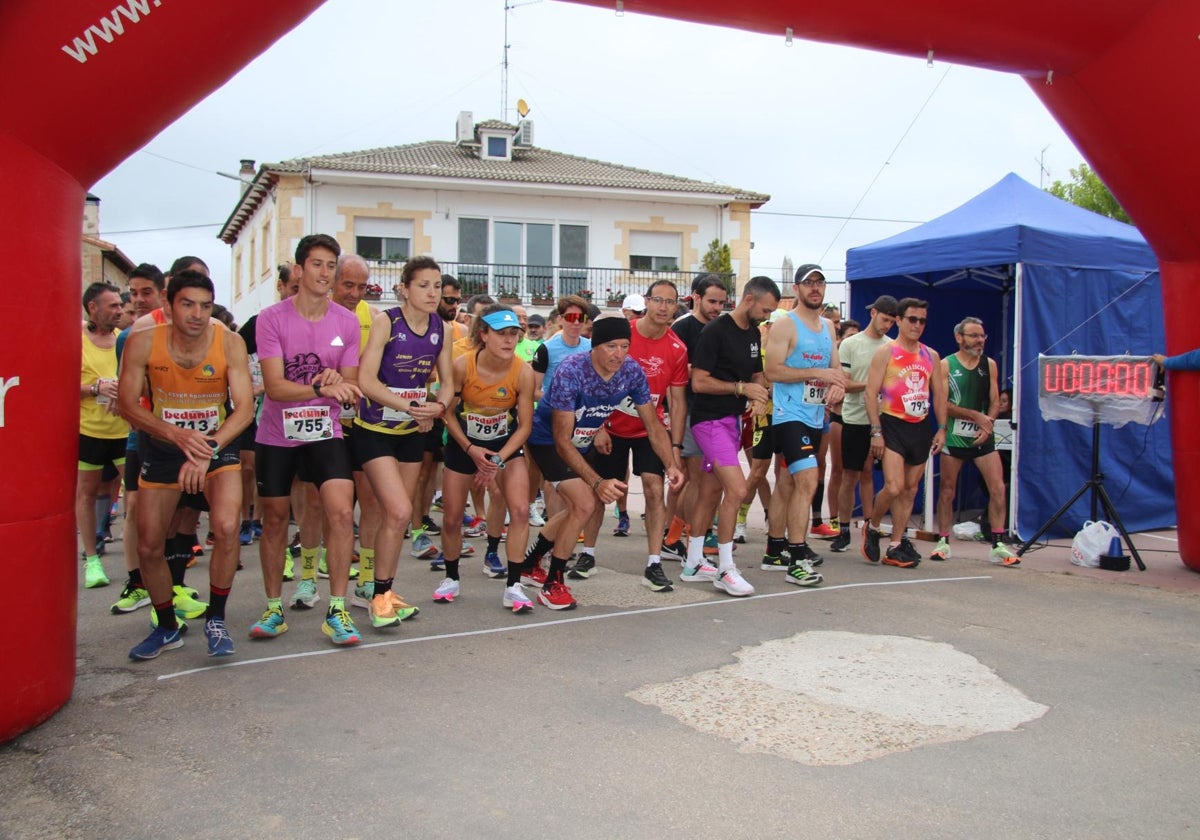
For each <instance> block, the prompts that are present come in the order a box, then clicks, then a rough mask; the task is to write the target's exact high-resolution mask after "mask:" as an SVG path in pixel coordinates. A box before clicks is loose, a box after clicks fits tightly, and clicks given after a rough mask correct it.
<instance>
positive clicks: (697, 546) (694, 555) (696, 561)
mask: <svg viewBox="0 0 1200 840" xmlns="http://www.w3.org/2000/svg"><path fill="white" fill-rule="evenodd" d="M685 562H686V564H687V567H688V568H689V569H694V568H696V567H697V566H699V565H700V564H701V563H703V562H704V537H688V547H687V560H686V561H685Z"/></svg>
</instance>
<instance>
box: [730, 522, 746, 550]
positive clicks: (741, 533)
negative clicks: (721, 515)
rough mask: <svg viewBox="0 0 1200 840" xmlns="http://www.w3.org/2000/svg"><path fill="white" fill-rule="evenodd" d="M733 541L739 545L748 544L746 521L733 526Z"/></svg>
mask: <svg viewBox="0 0 1200 840" xmlns="http://www.w3.org/2000/svg"><path fill="white" fill-rule="evenodd" d="M733 541H734V542H735V543H737V544H738V545H745V544H746V523H745V522H739V523H738V524H737V525H735V526H734V527H733Z"/></svg>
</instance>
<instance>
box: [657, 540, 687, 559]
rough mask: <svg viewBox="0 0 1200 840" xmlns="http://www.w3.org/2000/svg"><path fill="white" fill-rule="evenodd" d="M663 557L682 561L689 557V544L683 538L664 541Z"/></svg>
mask: <svg viewBox="0 0 1200 840" xmlns="http://www.w3.org/2000/svg"><path fill="white" fill-rule="evenodd" d="M661 556H662V559H664V560H676V561H678V562H680V563H682V562H683V561H684V560H686V559H687V546H686V545H684V543H683V540H675V542H673V543H668V542H664V543H663V547H662V554H661Z"/></svg>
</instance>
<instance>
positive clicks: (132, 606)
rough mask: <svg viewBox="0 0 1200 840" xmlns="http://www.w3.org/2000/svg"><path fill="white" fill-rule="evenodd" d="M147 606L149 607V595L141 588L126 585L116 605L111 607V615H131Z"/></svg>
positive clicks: (129, 584)
mask: <svg viewBox="0 0 1200 840" xmlns="http://www.w3.org/2000/svg"><path fill="white" fill-rule="evenodd" d="M148 606H150V593H149V592H148V591H146V589H145V588H143V587H141V586H134V585H133V584H132V583H126V584H125V589H124V590H123V591H122V592H121V597H120V598H118V599H117V603H115V604H113V605H112V614H113V615H120V614H121V613H131V612H133V611H134V610H140V609H141V608H142V607H148Z"/></svg>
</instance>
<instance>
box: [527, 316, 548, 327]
mask: <svg viewBox="0 0 1200 840" xmlns="http://www.w3.org/2000/svg"><path fill="white" fill-rule="evenodd" d="M525 323H526V324H528V325H529V326H531V327H544V326H546V319H545V318H543V317H542V316H541V315H530V316H529V320H528V321H526V322H525Z"/></svg>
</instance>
